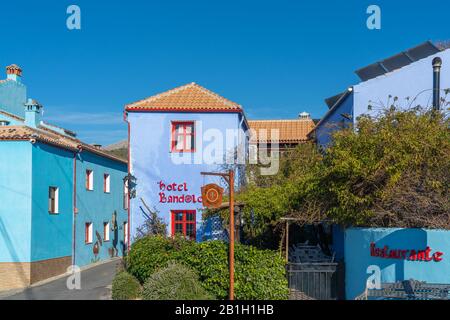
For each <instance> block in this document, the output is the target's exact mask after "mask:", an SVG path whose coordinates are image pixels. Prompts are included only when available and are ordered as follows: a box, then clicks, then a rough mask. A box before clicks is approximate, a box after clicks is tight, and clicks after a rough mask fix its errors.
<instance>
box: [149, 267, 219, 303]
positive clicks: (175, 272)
mask: <svg viewBox="0 0 450 320" xmlns="http://www.w3.org/2000/svg"><path fill="white" fill-rule="evenodd" d="M142 296H143V298H144V299H145V300H210V299H212V298H213V297H212V296H211V295H210V294H209V293H208V292H207V291H206V290H205V289H204V288H203V287H202V285H201V283H200V281H199V280H198V276H197V274H196V273H195V272H194V271H192V270H191V269H190V268H188V267H186V266H184V265H182V264H180V263H176V262H173V261H172V262H169V263H168V266H167V267H165V268H162V269H160V270H158V271H156V272H155V273H153V274H152V275H151V276H150V278H148V279H147V281H146V282H145V285H144V290H143V293H142Z"/></svg>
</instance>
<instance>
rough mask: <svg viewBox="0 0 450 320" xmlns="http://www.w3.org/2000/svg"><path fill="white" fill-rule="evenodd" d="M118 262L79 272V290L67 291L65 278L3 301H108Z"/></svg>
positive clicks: (29, 289) (27, 290) (32, 288)
mask: <svg viewBox="0 0 450 320" xmlns="http://www.w3.org/2000/svg"><path fill="white" fill-rule="evenodd" d="M119 263H120V260H114V261H111V262H108V263H104V264H101V265H98V266H95V267H92V268H90V269H87V270H84V271H81V281H80V283H81V286H80V287H81V288H80V289H79V290H77V289H74V290H69V289H68V288H67V284H66V283H67V278H68V277H63V278H60V279H56V280H54V281H52V282H48V283H46V284H43V285H40V286H36V287H31V288H28V289H26V290H25V291H22V292H20V293H17V294H14V295H12V296H9V297H5V298H3V299H4V300H109V299H111V283H112V280H113V278H114V275H115V274H116V266H117V265H118V264H119Z"/></svg>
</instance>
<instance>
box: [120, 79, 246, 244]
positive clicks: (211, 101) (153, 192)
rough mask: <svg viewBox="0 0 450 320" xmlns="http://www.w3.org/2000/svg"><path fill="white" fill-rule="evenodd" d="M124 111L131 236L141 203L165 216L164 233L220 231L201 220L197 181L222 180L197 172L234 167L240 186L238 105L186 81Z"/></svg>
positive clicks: (207, 235) (205, 235) (199, 236)
mask: <svg viewBox="0 0 450 320" xmlns="http://www.w3.org/2000/svg"><path fill="white" fill-rule="evenodd" d="M125 113H126V119H127V122H128V124H129V146H130V155H129V157H130V159H129V163H130V174H131V175H132V176H134V177H135V178H136V186H135V188H134V192H135V195H134V197H133V198H132V199H131V204H130V208H131V215H130V216H131V219H130V235H131V237H132V240H133V239H135V238H136V237H137V236H139V235H140V233H139V229H140V228H142V226H143V224H144V222H145V215H144V214H145V212H146V208H145V206H147V207H149V208H150V209H151V210H155V211H156V212H157V213H158V215H159V216H160V217H161V218H162V219H163V220H164V221H165V223H166V224H167V225H168V230H167V231H168V234H172V235H173V234H175V233H180V234H183V235H184V236H186V237H188V238H191V239H196V240H197V241H201V240H204V239H211V238H213V239H214V238H220V237H221V236H223V235H221V233H220V231H218V232H217V233H215V231H214V230H219V229H220V226H219V227H217V226H216V227H217V228H216V227H215V226H213V225H215V224H216V223H215V222H213V221H208V222H206V221H203V219H202V209H203V206H202V198H201V186H202V185H204V184H207V183H218V184H222V183H221V181H220V180H219V179H217V178H214V177H202V176H201V175H200V172H202V171H212V172H218V171H222V172H223V171H224V170H225V169H229V168H238V169H236V175H237V179H236V180H237V184H236V187H239V180H240V178H242V177H243V175H242V171H241V170H242V166H240V165H239V164H242V163H243V162H244V160H243V157H245V155H246V153H247V149H248V140H249V137H248V136H247V134H246V131H247V128H248V125H247V121H246V118H245V116H244V112H243V109H242V107H241V106H240V105H238V104H236V103H234V102H232V101H230V100H227V99H225V98H223V97H221V96H219V95H217V94H215V93H213V92H211V91H209V90H207V89H205V88H203V87H202V86H199V85H198V84H195V83H190V84H187V85H184V86H181V87H178V88H175V89H172V90H169V91H167V92H164V93H161V94H158V95H155V96H152V97H150V98H147V99H144V100H141V101H138V102H135V103H132V104H129V105H127V106H126V111H125ZM222 185H223V184H222ZM223 187H225V185H223ZM217 223H219V222H218V221H217Z"/></svg>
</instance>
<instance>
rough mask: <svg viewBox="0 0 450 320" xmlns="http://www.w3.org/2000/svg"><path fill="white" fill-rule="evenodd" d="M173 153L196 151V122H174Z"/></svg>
mask: <svg viewBox="0 0 450 320" xmlns="http://www.w3.org/2000/svg"><path fill="white" fill-rule="evenodd" d="M171 150H172V152H194V151H195V126H194V121H173V122H172V135H171Z"/></svg>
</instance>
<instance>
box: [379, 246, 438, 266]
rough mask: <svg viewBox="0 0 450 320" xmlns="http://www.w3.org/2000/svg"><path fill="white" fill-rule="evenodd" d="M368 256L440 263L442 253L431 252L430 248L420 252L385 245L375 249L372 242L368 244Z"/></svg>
mask: <svg viewBox="0 0 450 320" xmlns="http://www.w3.org/2000/svg"><path fill="white" fill-rule="evenodd" d="M370 255H371V256H372V257H378V258H385V259H400V260H408V261H426V262H429V261H435V262H440V261H442V256H443V255H444V253H443V252H439V251H435V252H433V251H432V250H431V248H430V247H426V248H425V249H422V250H416V249H391V248H389V247H388V246H387V245H386V246H384V247H382V248H381V247H377V246H376V244H375V243H374V242H372V243H371V244H370Z"/></svg>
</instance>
